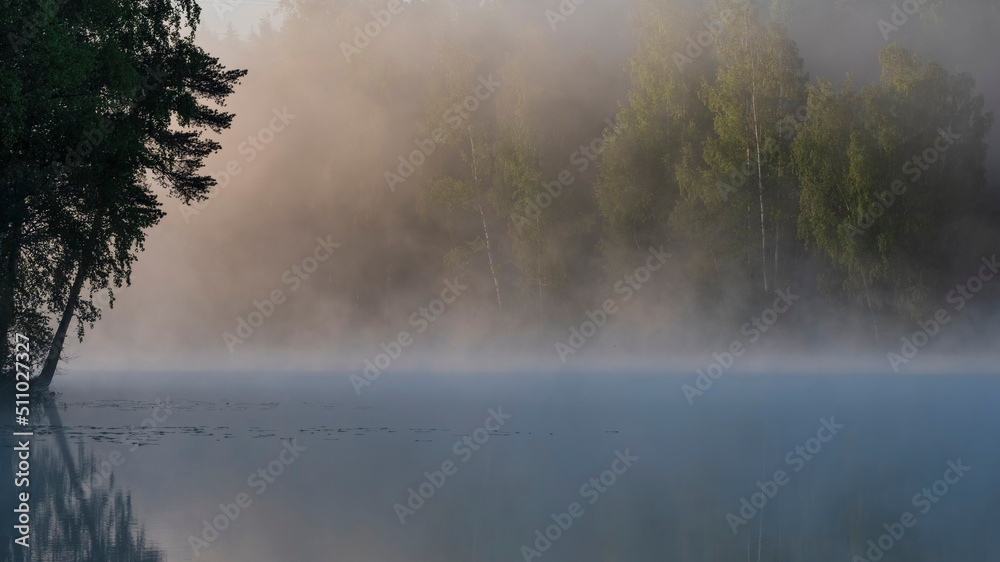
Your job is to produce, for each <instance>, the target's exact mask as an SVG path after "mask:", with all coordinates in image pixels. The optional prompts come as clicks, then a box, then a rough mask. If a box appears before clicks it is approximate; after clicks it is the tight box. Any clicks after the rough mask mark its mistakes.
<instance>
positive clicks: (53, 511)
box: [0, 397, 166, 562]
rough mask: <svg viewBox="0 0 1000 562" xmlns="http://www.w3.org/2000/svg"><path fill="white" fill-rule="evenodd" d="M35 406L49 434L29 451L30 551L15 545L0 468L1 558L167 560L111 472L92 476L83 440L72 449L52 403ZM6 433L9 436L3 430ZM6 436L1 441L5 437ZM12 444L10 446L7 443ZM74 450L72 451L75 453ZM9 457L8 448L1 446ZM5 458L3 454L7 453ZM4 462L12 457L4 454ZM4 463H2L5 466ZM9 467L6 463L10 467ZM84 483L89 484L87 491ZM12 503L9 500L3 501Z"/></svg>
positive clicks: (16, 561)
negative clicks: (0, 510) (0, 502)
mask: <svg viewBox="0 0 1000 562" xmlns="http://www.w3.org/2000/svg"><path fill="white" fill-rule="evenodd" d="M44 402H45V403H44V404H37V405H34V408H33V409H35V411H36V412H39V413H41V414H42V418H43V419H42V422H41V423H40V424H39V425H41V426H43V427H45V426H48V427H51V429H52V431H51V433H50V434H48V435H46V436H44V437H42V436H40V435H36V436H35V437H34V438H33V439H32V443H31V447H32V451H31V475H30V479H31V486H30V488H29V491H30V494H31V498H30V507H31V535H30V547H29V548H24V547H22V546H20V545H17V544H14V542H13V539H14V538H16V537H14V536H11V535H10V533H11V531H12V530H13V525H15V524H16V522H15V521H14V520H13V517H12V515H13V513H12V508H8V507H7V506H8V505H10V506H13V505H16V504H14V503H13V502H14V500H15V499H16V492H18V491H24V489H14V488H13V478H7V474H6V473H7V472H8V470H9V469H7V470H5V469H6V468H7V467H6V466H5V467H4V468H5V469H0V472H3V473H5V474H3V476H4V479H3V481H2V483H0V486H2V488H3V492H2V493H3V496H4V501H3V505H4V510H3V511H4V512H5V513H3V514H2V515H0V520H3V531H2V532H3V535H4V538H5V545H4V552H3V554H4V556H3V559H4V560H11V561H12V562H118V561H129V562H161V561H163V560H166V556H165V555H164V554H163V552H162V551H160V550H159V549H158V548H157V547H156V545H155V544H153V543H151V542H150V541H149V540H148V538H147V536H146V533H145V530H144V528H143V527H142V525H140V524H139V522H138V521H136V518H135V514H134V512H133V507H132V496H131V494H130V493H129V492H128V491H123V490H121V489H119V488H118V487H117V486H116V485H115V478H114V474H113V473H112V474H111V476H110V477H109V478H103V477H101V478H95V475H97V474H98V471H99V464H98V462H97V460H96V458H95V457H94V455H93V454H92V453H88V452H87V450H86V448H85V447H84V445H83V442H82V441H81V442H79V443H77V445H76V446H75V447H74V448H72V449H71V447H70V444H69V442H68V440H67V439H66V434H65V431H64V429H63V427H62V421H61V419H60V416H59V411H58V408H57V406H56V404H55V401H54V399H52V398H51V397H50V398H48V399H47V400H45V401H44ZM5 433H8V436H9V432H5ZM8 436H4V440H5V441H7V440H8V439H9V437H8ZM5 445H10V446H11V447H12V446H13V443H5ZM73 449H75V452H74V450H73ZM4 452H5V453H7V454H10V449H8V447H6V446H5V447H4ZM5 456H7V455H5ZM7 458H11V457H9V456H7ZM3 464H6V463H3ZM8 466H9V465H8ZM83 482H90V483H93V487H92V488H91V489H90V490H89V493H87V492H85V491H84V488H83V486H82V483H83ZM7 500H10V501H7Z"/></svg>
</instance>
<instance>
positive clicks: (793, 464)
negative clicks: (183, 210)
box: [5, 374, 1000, 562]
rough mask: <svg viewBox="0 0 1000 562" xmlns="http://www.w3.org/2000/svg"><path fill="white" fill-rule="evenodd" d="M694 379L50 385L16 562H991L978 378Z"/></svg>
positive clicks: (403, 377) (995, 553)
mask: <svg viewBox="0 0 1000 562" xmlns="http://www.w3.org/2000/svg"><path fill="white" fill-rule="evenodd" d="M692 379H693V377H692V376H691V375H679V376H666V375H656V376H652V375H622V374H607V375H593V374H589V375H577V376H566V375H561V376H553V375H544V376H540V375H523V374H517V375H487V376H483V375H474V376H473V375H469V376H458V375H449V376H443V375H432V374H393V375H391V376H390V375H388V374H387V375H385V376H383V377H382V378H381V379H379V380H377V381H376V382H375V383H373V384H372V385H371V386H369V387H365V388H364V389H363V390H362V394H361V396H358V395H357V394H356V393H355V391H354V388H353V387H352V386H351V384H350V383H349V382H347V379H346V378H345V377H317V376H293V375H277V376H263V375H259V374H246V375H244V376H234V375H214V374H203V375H198V376H194V375H189V374H186V375H165V374H158V375H155V376H151V375H145V374H144V375H133V376H130V377H127V376H122V377H115V378H113V379H108V378H97V377H94V376H91V375H86V374H79V375H70V376H65V377H60V378H57V380H56V384H55V385H54V386H55V387H56V388H57V390H58V391H59V395H58V398H57V400H56V403H57V405H58V408H53V407H51V406H50V407H49V408H47V409H46V413H45V414H44V415H43V414H42V409H41V407H38V408H36V412H38V416H37V417H38V420H37V423H38V424H39V427H38V428H37V431H38V432H39V433H40V435H39V436H38V437H37V440H36V443H35V445H34V446H35V448H36V457H35V461H34V462H35V468H34V470H36V471H37V475H38V476H37V478H36V479H35V480H33V482H32V490H33V493H34V494H35V496H33V497H38V496H41V497H38V499H36V500H35V502H36V503H37V505H33V506H32V509H33V512H34V515H33V517H34V518H35V523H34V529H33V535H34V536H33V546H32V547H31V551H30V552H31V555H32V558H31V559H33V560H67V561H71V560H72V561H76V560H112V559H117V558H114V556H117V555H119V554H120V553H121V552H125V551H127V552H128V553H129V554H128V556H129V558H127V559H130V560H206V561H216V560H219V561H246V562H257V561H268V562H270V561H292V562H299V561H301V562H308V561H314V560H323V561H326V560H330V561H332V560H337V561H358V562H368V561H371V562H376V561H377V562H393V561H407V562H416V561H427V562H431V561H434V562H442V561H447V562H451V561H463V562H465V561H481V562H487V561H501V560H506V561H517V560H526V559H530V560H537V559H544V560H546V561H559V560H566V561H569V560H594V561H611V560H615V561H620V560H627V561H632V560H637V561H652V560H678V561H687V560H690V561H717V560H718V561H723V560H726V561H728V560H733V561H736V560H758V559H759V560H773V561H779V560H781V561H811V562H815V561H825V560H831V561H832V560H838V561H843V562H847V561H848V560H852V557H854V556H859V557H860V558H857V559H853V560H855V562H857V561H858V560H871V559H872V558H869V556H874V555H877V554H879V553H881V552H882V548H879V549H878V550H875V551H871V548H872V545H875V546H878V542H879V540H880V537H881V536H882V535H887V534H891V533H893V532H895V534H896V535H898V536H899V537H898V538H896V537H889V536H888V535H887V536H886V537H884V538H881V541H882V545H881V546H882V547H885V546H888V548H887V549H885V552H884V554H883V557H882V558H881V559H882V560H885V561H889V562H891V561H895V560H898V561H903V560H906V561H910V562H912V561H923V560H928V561H930V560H935V561H939V560H994V561H996V560H1000V533H997V528H998V526H1000V515H998V513H1000V485H998V483H997V482H998V476H997V475H998V474H1000V471H998V469H1000V455H998V452H1000V447H998V439H997V429H998V428H1000V380H998V379H996V378H991V377H963V376H940V377H929V376H925V377H899V376H896V377H885V376H874V377H863V376H859V375H850V376H842V377H831V376H825V377H817V376H808V377H807V376H802V377H796V376H780V377H778V376H774V377H761V376H758V377H740V376H735V375H732V376H730V375H727V376H725V377H723V378H721V379H720V380H718V381H715V382H714V384H713V385H712V387H711V388H709V389H708V390H707V391H705V392H704V394H703V395H701V396H695V397H694V399H693V404H691V403H689V402H688V400H686V399H685V396H684V393H683V392H682V390H681V385H682V384H692V382H693V381H692ZM157 401H159V402H157ZM501 422H502V423H501ZM112 461H113V462H112ZM949 463H951V464H949ZM112 466H113V467H114V468H113V477H112V478H107V477H106V476H107V475H108V474H109V473H110V472H111V471H110V470H109V469H110V468H111V467H112ZM954 467H958V472H955V468H954ZM962 467H969V468H968V469H967V470H966V469H964V468H962ZM102 471H103V474H102ZM778 471H780V472H778ZM945 480H950V481H951V483H947V482H945ZM938 481H941V482H940V483H938ZM925 489H926V490H925ZM755 494H756V495H755ZM116 497H118V498H119V499H118V503H117V504H116V501H115V498H116ZM220 504H221V506H220ZM240 504H242V506H241V505H240ZM237 510H238V511H237ZM5 511H6V506H5ZM907 513H909V515H910V517H907V515H906V514H907ZM901 521H902V523H901ZM903 523H908V524H909V526H904V525H903ZM560 525H561V526H560ZM94 529H97V531H95V530H94ZM101 529H103V531H102V530H101ZM546 533H547V534H548V536H546ZM890 539H891V540H890ZM869 540H872V541H873V542H872V543H871V544H869V543H868V542H867V541H869ZM95 545H98V546H95ZM100 545H104V546H100ZM101 549H104V550H101ZM116 549H117V550H116ZM866 551H870V552H869V553H868V554H866ZM115 552H118V553H119V554H115ZM15 553H16V554H17V556H16V557H15V558H17V559H22V558H21V555H23V554H24V552H19V551H17V550H15ZM122 559H126V558H122Z"/></svg>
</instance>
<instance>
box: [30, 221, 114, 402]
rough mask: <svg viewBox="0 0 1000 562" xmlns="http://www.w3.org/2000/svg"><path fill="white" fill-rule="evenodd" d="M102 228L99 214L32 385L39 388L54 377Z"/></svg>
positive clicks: (50, 381)
mask: <svg viewBox="0 0 1000 562" xmlns="http://www.w3.org/2000/svg"><path fill="white" fill-rule="evenodd" d="M103 226H104V215H103V214H99V215H98V216H97V218H95V219H94V224H93V226H92V227H91V229H90V238H89V239H88V240H87V245H86V247H85V248H84V251H83V254H82V255H81V256H80V263H79V265H78V266H77V268H76V278H75V279H73V286H72V287H70V290H69V294H68V295H67V296H66V308H65V309H64V310H63V313H62V317H61V318H60V319H59V326H58V327H57V328H56V333H55V336H53V337H52V345H51V346H49V353H48V356H47V357H46V358H45V363H44V364H43V365H42V372H41V373H39V374H38V377H37V378H36V379H35V381H34V384H35V386H37V387H40V388H48V387H49V385H50V384H52V377H53V376H55V373H56V367H57V366H58V365H59V359H60V358H61V357H62V350H63V344H64V343H65V342H66V333H67V332H68V331H69V325H70V322H71V321H72V320H73V315H74V314H75V313H76V305H77V304H78V303H79V302H80V291H81V290H83V282H84V281H85V280H86V279H87V273H88V270H89V269H90V265H91V262H92V260H93V255H94V250H95V249H96V246H97V237H98V236H99V235H100V232H101V229H102V228H103Z"/></svg>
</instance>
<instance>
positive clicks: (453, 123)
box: [0, 0, 1000, 562]
mask: <svg viewBox="0 0 1000 562" xmlns="http://www.w3.org/2000/svg"><path fill="white" fill-rule="evenodd" d="M737 4H738V2H736V0H718V1H715V0H711V1H707V2H702V1H699V0H589V1H580V0H573V1H570V0H487V1H482V2H480V1H467V0H459V1H452V0H439V1H438V0H425V1H419V0H412V1H407V0H352V1H347V0H280V1H277V0H276V1H274V2H272V1H271V0H245V1H240V0H204V1H200V2H199V5H200V6H201V7H202V12H201V25H200V27H199V29H198V33H197V43H198V44H199V45H200V46H202V47H203V48H204V49H205V50H206V51H207V52H209V53H211V54H212V55H215V56H218V57H220V61H221V63H222V64H223V65H225V66H226V67H227V68H230V69H247V70H248V74H247V76H246V77H245V78H243V79H242V80H241V81H240V83H239V86H238V87H237V88H236V89H235V92H234V93H233V94H232V95H231V96H230V97H228V98H226V103H225V106H224V108H223V109H224V110H225V111H228V112H232V113H233V114H235V120H234V122H233V125H232V127H231V128H229V129H226V130H223V131H222V132H221V133H218V134H215V135H214V137H213V138H216V139H217V140H218V141H219V142H220V143H221V146H222V148H221V150H219V151H218V152H217V153H215V154H213V155H211V156H210V157H209V158H208V159H207V160H206V168H205V171H206V172H207V173H210V174H211V175H212V177H213V178H215V179H216V181H217V182H218V183H217V185H216V187H215V188H213V190H212V192H211V193H209V195H208V197H207V198H206V199H205V200H202V201H195V202H193V203H192V204H191V205H182V204H180V202H179V201H178V200H177V199H176V198H175V197H172V196H170V194H169V193H168V192H167V191H165V190H162V189H159V188H157V189H159V191H157V196H158V197H159V200H160V201H161V203H162V204H163V209H164V210H165V211H166V216H165V217H164V218H163V219H162V221H160V222H159V223H158V224H156V225H155V226H154V227H152V228H151V229H149V231H148V233H147V234H148V236H147V238H146V240H145V242H144V249H143V251H142V252H141V253H140V254H139V257H138V260H137V261H136V262H135V264H134V268H133V271H132V274H131V276H130V284H129V286H126V287H122V288H120V289H115V292H114V306H113V308H112V307H110V306H109V305H110V302H108V301H109V299H108V297H107V292H106V291H104V290H100V291H96V292H94V293H89V294H88V291H89V288H88V289H85V290H84V292H83V295H82V298H83V299H84V301H85V302H91V301H92V302H93V304H95V305H96V306H98V307H99V308H100V309H101V317H100V318H99V320H98V321H97V322H96V323H94V325H93V326H90V325H87V326H86V330H85V332H86V333H85V336H86V337H85V338H84V340H83V341H82V342H79V341H77V339H76V338H74V337H72V336H73V335H74V334H73V330H70V338H69V339H68V340H67V348H66V352H65V353H64V354H63V359H62V362H60V370H59V372H58V373H57V375H58V376H56V377H55V381H54V383H53V384H54V386H53V387H52V389H53V390H54V393H50V392H44V393H39V394H38V395H37V396H36V395H32V397H31V400H32V403H31V404H30V406H31V415H30V416H29V417H30V424H29V423H27V422H28V421H29V420H24V421H25V423H24V424H22V426H29V425H30V429H31V430H32V431H34V435H33V436H32V439H33V441H32V445H31V446H32V447H33V449H32V457H31V459H32V460H31V463H32V465H31V470H32V484H31V492H32V500H31V514H32V515H31V521H32V542H33V547H32V548H31V549H19V548H17V547H14V546H12V547H10V549H7V550H3V551H0V552H3V555H4V556H3V557H0V558H2V559H3V560H7V559H10V560H16V561H19V562H20V561H24V562H27V561H32V562H35V561H38V562H41V561H46V562H49V561H52V562H77V561H81V562H82V561H91V560H93V561H98V560H100V561H104V560H119V559H121V560H126V559H127V560H141V561H142V562H154V561H163V560H168V561H174V560H179V561H207V562H214V561H237V560H238V561H245V562H271V561H278V560H282V561H285V560H287V561H292V562H300V561H314V560H348V561H359V562H360V561H365V562H368V561H379V562H393V561H400V562H403V561H406V562H417V561H428V562H430V561H445V562H451V561H467V560H472V561H473V562H491V561H497V562H499V561H511V560H524V562H532V561H533V560H539V559H541V560H542V562H550V561H558V560H585V561H619V560H659V559H662V560H678V561H690V562H716V561H722V560H732V561H742V560H744V559H745V560H747V562H752V561H754V560H756V562H761V561H774V562H787V561H794V562H800V561H802V562H804V561H810V562H825V561H831V562H833V561H840V562H844V561H847V560H851V562H896V561H899V562H902V561H904V560H905V561H907V562H922V561H928V562H930V561H938V560H945V559H956V560H982V561H992V560H1000V539H998V537H1000V535H998V534H997V533H996V532H995V531H996V528H997V525H998V524H1000V515H998V513H1000V509H998V508H1000V487H998V486H997V484H996V478H995V474H996V473H997V471H998V469H1000V450H998V449H997V447H996V446H995V442H996V439H995V428H996V427H997V425H998V423H1000V386H998V384H997V379H996V375H997V373H998V368H997V360H998V358H1000V354H998V349H1000V315H998V314H997V304H998V303H1000V263H998V262H997V254H998V253H1000V155H998V154H1000V153H998V151H997V147H998V146H1000V136H998V135H1000V128H998V127H996V126H995V125H994V124H993V121H992V119H993V117H992V115H990V112H994V113H995V112H996V111H997V110H998V109H1000V77H998V76H997V73H996V56H997V53H998V52H1000V8H998V7H997V5H996V4H995V3H991V2H988V1H986V0H956V1H953V2H944V1H942V0H924V1H923V2H920V0H906V1H905V2H901V1H899V0H874V1H870V2H869V1H864V2H862V1H861V0H826V1H822V2H821V1H819V0H772V1H771V2H757V3H756V4H755V6H756V9H757V15H758V20H759V21H760V22H761V25H760V27H759V28H754V29H755V30H756V31H755V32H754V33H749V32H747V35H746V37H747V38H751V39H752V42H753V45H754V47H755V48H756V49H757V50H756V51H755V53H764V54H766V55H767V56H764V55H761V58H748V59H742V58H740V49H739V45H738V42H728V43H727V42H726V41H725V38H728V37H733V36H735V34H737V33H738V32H740V29H738V23H733V22H734V21H737V22H738V21H739V20H730V19H728V17H727V16H726V15H725V14H727V13H729V12H726V10H727V9H733V6H737ZM749 5H750V4H747V6H749ZM745 7H746V6H745ZM743 25H744V26H745V28H751V27H753V25H754V24H753V23H752V22H751V21H750V20H749V19H748V20H746V21H743ZM781 30H787V36H785V35H784V34H783V31H781ZM743 31H746V29H744V30H743ZM706 38H709V39H706ZM786 39H787V41H786ZM747 41H748V42H749V41H750V39H747ZM793 43H794V44H793ZM893 44H895V45H898V46H900V47H902V48H904V49H906V51H900V50H896V49H894V48H892V47H891V45H893ZM887 47H889V48H888V49H887ZM911 52H912V53H913V54H914V55H915V56H916V57H919V59H911V58H910V53H911ZM774 53H779V55H780V56H779V55H775V56H771V55H773V54H774ZM880 53H881V54H880ZM799 57H801V65H802V66H801V74H800V73H799V69H798V66H797V65H798V64H799V61H798V58H799ZM880 57H881V58H880ZM722 61H725V62H727V63H730V64H729V66H726V65H725V64H723V62H722ZM733 61H736V62H733ZM759 61H765V62H767V65H764V66H762V67H757V66H753V67H752V69H751V70H750V71H752V72H757V71H758V70H760V71H761V72H770V73H771V74H768V76H770V77H773V78H774V80H764V81H762V82H760V83H755V85H754V88H757V87H759V88H760V91H762V92H764V93H760V94H759V95H760V99H766V100H767V103H764V102H761V103H760V107H757V106H756V105H753V104H755V103H756V101H757V99H758V98H757V97H754V98H753V99H751V100H749V101H747V100H743V99H739V96H734V95H731V94H732V92H733V91H739V92H743V91H744V90H743V89H741V88H743V87H744V86H745V84H744V82H742V81H741V80H742V79H743V78H744V77H745V75H746V74H747V72H744V71H747V69H746V68H744V67H743V66H741V65H744V66H750V65H751V63H754V64H756V63H757V62H759ZM914 61H916V62H914ZM744 63H745V64H744ZM734 68H735V69H736V71H732V69H734ZM727 70H729V71H732V72H729V73H728V74H727ZM963 73H967V74H963ZM848 76H849V77H850V78H849V80H848V79H847V77H848ZM827 81H828V82H829V87H828V86H827ZM973 81H974V86H973ZM779 82H780V84H779V85H777V86H776V85H775V84H778V83H779ZM806 84H808V87H807V86H806ZM843 84H853V90H851V89H850V88H847V87H844V89H842V85H843ZM751 90H752V91H753V92H754V95H755V96H757V95H758V90H756V89H752V88H751ZM789 91H792V92H793V93H792V94H788V92H789ZM772 94H773V95H772ZM727 96H728V97H727ZM767 96H770V97H767ZM980 96H981V98H980ZM733 99H736V101H733ZM744 102H746V103H744ZM771 102H773V103H771ZM980 104H981V107H980ZM751 106H752V107H753V112H754V113H755V112H756V111H758V110H759V111H760V113H761V114H762V115H767V116H768V117H767V118H766V119H769V118H770V117H771V116H775V115H780V116H781V118H780V119H779V118H775V119H773V121H774V122H770V121H767V122H765V121H766V119H764V120H762V121H761V123H763V125H762V127H764V128H766V130H767V132H765V133H763V135H764V136H766V137H768V138H767V142H764V143H762V146H760V147H758V148H759V149H760V151H761V152H764V153H765V154H764V161H765V163H766V164H765V165H764V167H765V168H766V169H767V175H766V176H765V173H764V172H762V171H760V168H761V164H760V156H759V155H757V160H756V161H757V171H758V175H757V176H754V175H753V174H746V173H744V174H743V176H742V179H741V182H738V183H739V184H738V185H737V186H736V187H734V188H733V187H731V186H728V187H729V188H731V191H728V192H727V191H726V188H727V186H726V185H724V184H723V183H722V182H732V178H734V177H736V178H740V176H739V170H738V168H739V166H744V165H745V166H746V167H747V168H746V169H750V168H752V167H753V166H752V165H751V163H752V161H754V155H752V154H751V152H750V151H749V149H748V148H747V147H746V146H744V145H743V144H741V143H740V142H733V141H732V138H733V137H731V136H730V137H727V136H726V135H727V134H732V131H734V130H743V129H741V127H743V126H745V125H746V123H745V122H744V121H745V119H744V120H743V121H741V119H742V118H744V117H746V116H747V115H749V114H750V113H751V110H750V108H751ZM793 106H800V107H799V108H798V109H796V108H795V107H793ZM807 109H808V111H806V110H807ZM799 110H802V111H799ZM734 116H735V117H734ZM817 123H820V125H817ZM991 125H994V126H992V127H991ZM747 127H749V126H747ZM750 128H752V127H749V128H748V129H747V130H749V129H750ZM956 130H957V131H958V132H957V133H956ZM774 131H778V133H777V134H775V133H774ZM2 132H3V131H2V129H0V133H2ZM786 135H787V136H786ZM792 139H794V140H792ZM800 139H803V140H802V141H801V142H800ZM742 140H745V139H742ZM742 140H741V141H742ZM733 146H736V148H735V149H734V148H733ZM744 150H746V154H745V155H744V154H743V152H744ZM733 154H736V156H735V157H734V156H733ZM775 155H777V156H775ZM914 159H917V160H916V161H919V164H914V163H913V162H915V160H914ZM732 162H736V164H737V165H738V166H737V167H736V168H734V169H735V170H736V171H734V172H733V173H730V171H729V170H730V168H728V167H727V166H728V164H729V163H732ZM907 166H911V167H910V168H907ZM915 169H919V170H920V174H917V177H918V178H922V179H920V180H918V179H913V174H911V173H908V172H907V170H915ZM789 170H792V171H789ZM831 177H833V178H834V180H830V178H831ZM897 180H902V181H900V182H899V183H894V182H896V181H897ZM758 181H759V182H760V183H758ZM765 181H766V182H767V183H766V185H765ZM838 182H839V183H838ZM902 182H906V183H902ZM900 185H901V186H903V188H904V190H905V191H906V193H905V195H904V194H903V191H899V190H897V188H898V187H899V186H900ZM720 186H721V187H720ZM758 188H760V191H758ZM765 189H766V190H767V191H765ZM765 193H766V194H767V195H766V196H767V197H769V199H768V200H767V202H766V205H767V212H768V219H767V222H766V221H765V218H764V214H765V212H764V208H765ZM884 193H895V194H896V195H893V196H892V199H891V200H888V199H886V198H885V197H886V196H885V195H884ZM803 194H805V195H803ZM869 196H870V197H869ZM869 203H871V204H872V205H876V207H874V208H875V210H876V211H878V213H877V214H876V213H872V212H858V213H855V211H856V210H857V209H856V207H860V206H862V205H867V204H869ZM758 205H759V206H758ZM843 208H848V209H850V213H848V215H849V217H848V218H849V220H847V222H848V223H849V224H850V226H852V227H854V226H855V225H860V228H861V229H860V230H858V234H857V236H859V237H860V239H862V240H865V241H866V244H860V245H852V244H854V240H855V239H854V238H850V237H848V238H847V239H846V241H845V240H844V239H843V238H837V236H838V235H839V234H838V232H839V231H838V228H839V227H840V226H843V225H840V224H838V223H837V221H838V220H839V215H837V213H839V212H842V210H843ZM930 211H934V212H930ZM936 212H939V213H940V214H935V213H936ZM855 215H857V216H855ZM873 216H874V218H872V217H873ZM830 217H834V218H830ZM869 218H871V222H870V223H866V221H867V220H868V219H869ZM855 219H857V220H855ZM758 221H759V222H758ZM765 223H766V224H765ZM0 234H2V233H0ZM852 236H853V235H852ZM2 240H3V238H2V237H0V241H2ZM88 283H91V281H88ZM764 287H766V289H764ZM32 302H34V301H32ZM39 306H40V305H39ZM73 326H74V328H75V327H76V324H75V323H74V325H73ZM22 337H24V336H22ZM25 339H27V338H25ZM31 345H33V346H36V350H37V349H44V346H46V345H48V342H32V344H31ZM37 380H38V379H37V378H36V379H34V381H37ZM0 388H2V385H0ZM5 392H6V391H5ZM11 395H12V393H7V394H6V395H5V396H4V397H3V399H0V426H2V427H3V429H4V431H3V433H2V437H0V454H2V455H8V454H10V455H12V456H11V457H10V458H14V456H13V455H14V454H15V451H16V449H15V447H16V446H18V445H19V443H20V442H19V441H17V439H18V438H20V436H15V435H14V434H13V433H12V432H13V431H18V429H25V427H20V428H17V427H15V426H14V425H6V424H10V423H11V422H10V421H8V420H11V419H17V417H16V416H15V414H14V412H13V411H12V409H11V408H10V405H11V404H10V402H11V400H10V399H9V398H10V396H11ZM18 416H20V414H18ZM18 423H20V422H18ZM15 463H16V461H15ZM15 463H7V462H6V460H5V461H3V462H0V480H2V482H3V485H2V486H0V493H2V494H3V495H4V497H5V500H4V502H3V503H4V506H3V511H2V512H0V528H3V529H5V533H6V534H5V537H8V538H9V536H12V535H11V534H10V529H16V528H15V527H14V523H15V522H16V520H17V517H18V515H17V513H16V512H12V511H11V510H9V509H8V507H7V505H6V504H7V503H14V501H15V499H16V495H15V489H14V487H12V486H11V485H10V482H11V481H12V478H13V477H14V473H15V471H16V470H17V465H16V464H15ZM7 499H10V502H8V501H7Z"/></svg>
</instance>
